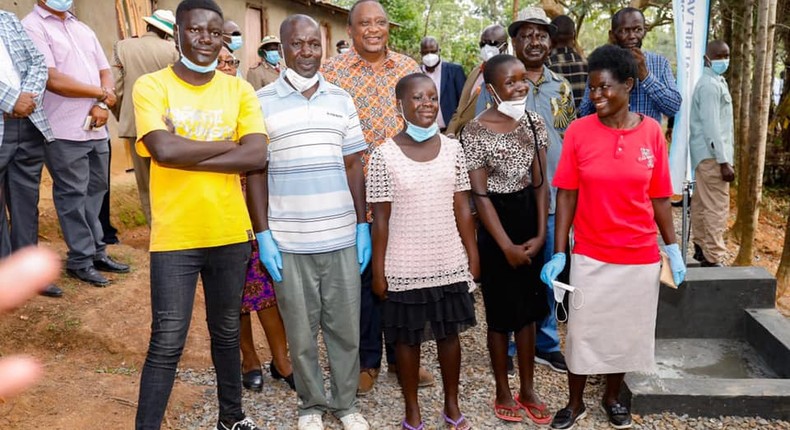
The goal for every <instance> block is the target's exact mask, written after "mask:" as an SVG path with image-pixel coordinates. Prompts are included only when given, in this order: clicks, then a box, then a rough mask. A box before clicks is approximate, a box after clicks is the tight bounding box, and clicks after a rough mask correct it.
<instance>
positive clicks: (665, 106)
mask: <svg viewBox="0 0 790 430" xmlns="http://www.w3.org/2000/svg"><path fill="white" fill-rule="evenodd" d="M642 53H643V54H645V64H646V65H647V72H648V73H647V77H646V78H645V80H644V81H641V80H637V81H636V85H634V89H633V90H631V98H630V100H629V109H630V110H631V112H637V113H641V114H645V115H647V116H649V117H651V118H653V119H655V120H656V121H658V122H659V123H661V114H664V115H666V116H668V117H673V116H675V114H676V113H677V112H678V111H679V110H680V101H681V96H680V93H679V92H678V88H677V85H675V76H674V75H672V69H671V68H670V67H669V61H667V59H666V58H664V57H663V56H661V55H659V54H655V53H652V52H648V51H642ZM591 113H595V106H594V105H593V104H592V102H591V101H590V89H589V88H585V90H584V99H583V100H582V104H581V106H579V116H580V117H582V116H587V115H589V114H591Z"/></svg>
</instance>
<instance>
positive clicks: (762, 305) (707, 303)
mask: <svg viewBox="0 0 790 430" xmlns="http://www.w3.org/2000/svg"><path fill="white" fill-rule="evenodd" d="M775 297H776V280H775V279H774V278H773V276H771V274H770V273H768V272H767V271H766V270H765V269H763V268H761V267H705V268H689V270H688V274H687V276H686V282H684V283H683V284H682V285H681V286H680V288H678V289H677V290H673V289H671V288H661V291H660V294H659V303H658V321H657V325H656V337H657V338H730V339H743V338H744V337H745V334H746V332H745V325H744V323H743V318H744V316H743V309H766V308H773V307H774V301H775Z"/></svg>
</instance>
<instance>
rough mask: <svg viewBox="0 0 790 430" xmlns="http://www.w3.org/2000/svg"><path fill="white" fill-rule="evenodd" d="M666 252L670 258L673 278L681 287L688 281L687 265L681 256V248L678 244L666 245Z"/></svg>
mask: <svg viewBox="0 0 790 430" xmlns="http://www.w3.org/2000/svg"><path fill="white" fill-rule="evenodd" d="M664 252H666V253H667V256H668V257H669V267H670V268H671V269H672V278H673V279H674V280H675V285H680V284H681V283H682V282H683V280H684V279H686V265H685V264H684V263H683V257H682V256H681V255H680V247H679V246H678V244H677V243H673V244H671V245H665V246H664Z"/></svg>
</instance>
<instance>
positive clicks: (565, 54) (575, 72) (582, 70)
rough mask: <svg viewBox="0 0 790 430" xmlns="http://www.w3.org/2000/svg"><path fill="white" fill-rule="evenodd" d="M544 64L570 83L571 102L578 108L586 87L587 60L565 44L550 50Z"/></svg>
mask: <svg viewBox="0 0 790 430" xmlns="http://www.w3.org/2000/svg"><path fill="white" fill-rule="evenodd" d="M546 65H547V66H549V69H551V71H552V72H554V73H559V74H560V75H562V77H563V78H565V79H567V80H568V82H569V83H570V84H571V89H572V90H573V102H574V103H575V104H576V109H578V108H579V105H580V104H581V102H582V98H583V97H584V89H585V88H587V60H585V59H584V58H582V56H581V55H579V53H577V52H576V51H575V50H574V49H573V48H571V47H570V46H565V47H562V48H555V49H554V50H552V51H551V55H549V58H548V60H546Z"/></svg>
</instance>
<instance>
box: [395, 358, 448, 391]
mask: <svg viewBox="0 0 790 430" xmlns="http://www.w3.org/2000/svg"><path fill="white" fill-rule="evenodd" d="M387 373H394V374H395V375H397V374H398V366H397V365H395V364H390V365H388V366H387ZM419 378H420V379H419V381H418V382H417V386H418V387H421V388H422V387H430V386H431V385H433V384H435V383H436V381H434V379H433V375H432V374H431V372H429V371H428V369H426V368H424V367H422V366H420V370H419ZM398 383H399V384H400V379H398Z"/></svg>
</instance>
